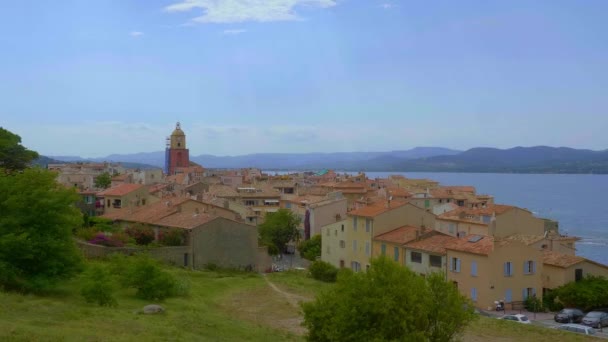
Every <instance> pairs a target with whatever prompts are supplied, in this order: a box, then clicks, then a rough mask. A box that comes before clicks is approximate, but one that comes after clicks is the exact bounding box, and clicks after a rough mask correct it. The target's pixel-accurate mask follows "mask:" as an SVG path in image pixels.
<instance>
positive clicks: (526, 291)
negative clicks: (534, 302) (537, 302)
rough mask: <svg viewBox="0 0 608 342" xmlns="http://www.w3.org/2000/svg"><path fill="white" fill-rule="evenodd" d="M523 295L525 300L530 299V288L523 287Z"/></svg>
mask: <svg viewBox="0 0 608 342" xmlns="http://www.w3.org/2000/svg"><path fill="white" fill-rule="evenodd" d="M521 297H522V298H523V299H524V300H526V299H528V289H523V291H522V292H521Z"/></svg>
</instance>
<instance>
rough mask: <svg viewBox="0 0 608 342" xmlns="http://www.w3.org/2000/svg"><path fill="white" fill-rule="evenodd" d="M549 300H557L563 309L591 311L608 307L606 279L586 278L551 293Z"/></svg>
mask: <svg viewBox="0 0 608 342" xmlns="http://www.w3.org/2000/svg"><path fill="white" fill-rule="evenodd" d="M550 296H551V300H554V299H555V298H557V299H558V300H559V303H561V304H562V305H563V306H565V307H577V308H581V309H583V310H591V309H594V308H601V307H607V306H608V279H606V278H604V277H601V276H597V277H596V276H587V277H585V278H583V279H582V280H580V281H573V282H570V283H567V284H565V285H562V286H560V287H558V288H557V289H555V290H553V291H551V294H550Z"/></svg>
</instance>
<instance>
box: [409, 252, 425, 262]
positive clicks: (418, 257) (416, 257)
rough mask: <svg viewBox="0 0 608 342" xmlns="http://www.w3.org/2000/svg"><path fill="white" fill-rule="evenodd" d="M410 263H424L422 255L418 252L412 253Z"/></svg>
mask: <svg viewBox="0 0 608 342" xmlns="http://www.w3.org/2000/svg"><path fill="white" fill-rule="evenodd" d="M410 261H411V262H416V263H419V264H421V263H422V254H420V253H418V252H410Z"/></svg>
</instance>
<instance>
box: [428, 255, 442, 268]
mask: <svg viewBox="0 0 608 342" xmlns="http://www.w3.org/2000/svg"><path fill="white" fill-rule="evenodd" d="M429 261H430V263H431V267H441V256H440V255H429Z"/></svg>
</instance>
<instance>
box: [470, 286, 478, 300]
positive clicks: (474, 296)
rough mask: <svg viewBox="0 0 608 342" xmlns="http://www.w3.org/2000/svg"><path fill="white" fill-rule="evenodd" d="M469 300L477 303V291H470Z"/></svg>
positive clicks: (474, 289)
mask: <svg viewBox="0 0 608 342" xmlns="http://www.w3.org/2000/svg"><path fill="white" fill-rule="evenodd" d="M471 300H473V301H474V302H476V301H477V289H476V288H472V289H471Z"/></svg>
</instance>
